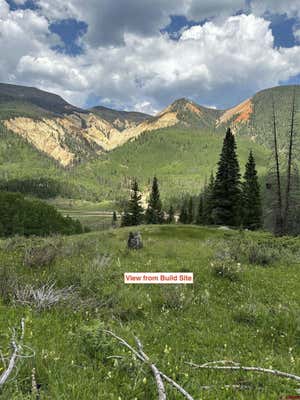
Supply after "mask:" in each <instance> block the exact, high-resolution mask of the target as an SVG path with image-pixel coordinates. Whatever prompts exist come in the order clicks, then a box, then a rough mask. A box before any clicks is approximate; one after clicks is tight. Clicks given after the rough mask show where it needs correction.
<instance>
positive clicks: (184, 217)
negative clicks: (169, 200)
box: [179, 203, 188, 224]
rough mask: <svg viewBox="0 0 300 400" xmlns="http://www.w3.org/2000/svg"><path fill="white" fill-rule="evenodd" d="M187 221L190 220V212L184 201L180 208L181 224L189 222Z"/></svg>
mask: <svg viewBox="0 0 300 400" xmlns="http://www.w3.org/2000/svg"><path fill="white" fill-rule="evenodd" d="M187 221H188V212H187V207H186V204H185V203H184V204H183V205H182V207H181V209H180V214H179V222H180V223H181V224H187Z"/></svg>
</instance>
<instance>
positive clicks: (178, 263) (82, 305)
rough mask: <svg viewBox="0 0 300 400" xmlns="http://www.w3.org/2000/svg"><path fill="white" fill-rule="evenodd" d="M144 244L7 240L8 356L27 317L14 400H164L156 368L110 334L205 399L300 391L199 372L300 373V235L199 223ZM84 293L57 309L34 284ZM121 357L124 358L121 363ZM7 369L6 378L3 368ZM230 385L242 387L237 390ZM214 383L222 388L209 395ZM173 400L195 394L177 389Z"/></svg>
mask: <svg viewBox="0 0 300 400" xmlns="http://www.w3.org/2000/svg"><path fill="white" fill-rule="evenodd" d="M139 229H140V231H141V234H142V237H143V242H144V248H143V249H142V250H138V251H130V250H127V248H126V240H127V237H128V232H129V230H130V229H129V228H122V229H114V230H113V229H111V230H106V231H104V232H91V233H86V234H83V235H76V236H72V237H61V236H57V237H49V238H45V239H41V238H37V237H35V238H34V237H32V238H27V239H26V238H21V237H19V238H18V237H15V238H11V239H7V240H2V241H1V242H0V260H1V261H0V274H1V276H0V293H1V299H2V300H1V303H0V310H1V311H0V326H1V335H0V348H1V352H2V353H3V354H4V356H7V355H8V353H9V350H10V349H9V341H10V336H11V332H10V330H9V327H18V326H19V323H20V319H21V318H22V317H24V318H25V321H26V329H25V337H24V344H25V345H26V346H28V347H24V350H23V351H24V353H25V354H31V353H32V351H33V350H34V353H35V355H34V356H33V357H31V358H23V359H21V360H20V362H19V363H18V368H17V369H16V370H15V373H14V374H12V377H11V379H10V380H9V382H8V383H7V384H6V385H5V386H4V387H3V390H2V392H1V395H0V397H1V399H3V400H6V399H7V400H25V399H26V400H29V399H31V400H32V399H37V397H36V393H32V378H31V375H32V370H33V368H35V380H36V382H37V385H38V387H39V398H40V399H44V400H50V399H51V400H53V399H59V400H92V399H93V400H94V399H107V400H109V399H111V400H153V399H156V398H157V393H156V386H155V383H154V379H153V376H152V374H151V370H150V368H149V367H147V366H146V365H141V363H140V362H139V361H138V360H136V359H135V358H134V357H132V354H131V353H130V352H129V351H128V350H127V349H125V348H124V346H122V345H120V344H119V343H118V342H117V341H116V340H114V339H113V338H110V337H108V336H107V335H105V334H104V333H103V332H102V329H111V330H112V331H114V332H115V333H116V334H118V335H119V336H121V337H123V338H124V339H126V340H127V341H128V342H129V343H130V344H132V345H133V346H135V342H134V335H136V336H138V337H139V339H140V340H141V342H142V343H143V345H144V351H145V352H146V353H147V354H148V355H149V356H150V358H151V360H153V362H155V363H156V365H157V366H158V368H159V369H160V370H161V371H163V372H164V373H165V374H167V375H169V376H170V377H171V378H173V379H174V380H176V381H177V382H178V383H179V384H180V385H182V386H183V387H184V388H185V389H186V390H187V391H188V392H189V393H190V394H191V395H192V396H193V398H194V399H195V400H200V399H201V400H215V399H218V400H225V399H243V400H248V399H249V400H250V399H259V400H277V399H279V398H281V396H284V395H295V394H296V389H297V384H296V383H295V382H293V381H289V380H287V379H283V378H279V377H276V376H271V375H266V374H258V373H247V372H240V371H233V372H228V371H212V370H197V369H193V368H191V367H190V366H189V365H187V364H185V362H188V361H192V362H195V363H199V364H203V363H205V362H209V361H216V360H232V361H235V362H239V363H241V365H246V366H260V367H265V368H273V369H278V370H281V371H284V372H290V373H295V374H298V375H299V374H300V357H299V355H300V354H299V353H300V347H299V344H300V319H299V315H300V313H299V311H300V298H299V293H300V282H299V266H300V265H299V259H300V258H299V255H300V254H299V245H300V239H299V238H288V237H286V238H281V239H276V238H274V237H272V236H271V235H270V234H268V233H263V232H258V233H251V232H245V231H244V232H239V231H232V230H221V229H213V228H205V227H196V226H183V225H172V226H167V225H164V226H142V227H140V228H139ZM129 271H130V272H139V271H140V272H147V271H149V272H155V271H157V272H160V271H165V272H180V271H181V272H182V271H183V272H193V273H194V284H193V285H125V284H124V283H123V273H124V272H129ZM47 283H48V284H50V283H55V288H56V289H57V290H58V289H62V288H69V287H72V294H70V296H69V297H66V298H64V299H63V300H62V301H61V302H59V303H57V304H56V305H54V306H52V307H49V308H47V307H46V306H45V307H43V306H42V305H41V304H40V303H38V302H36V301H35V300H33V299H32V298H30V297H28V296H27V297H26V293H24V291H22V288H24V287H25V288H26V287H33V288H39V287H42V286H43V285H45V284H47ZM110 356H118V357H120V358H110ZM0 372H1V371H0ZM225 385H242V386H243V389H241V390H239V389H233V388H228V387H225ZM203 386H210V388H209V389H204V388H203ZM166 389H167V394H168V398H169V399H172V400H177V399H181V398H183V397H182V396H181V395H180V394H178V393H177V392H176V391H175V389H173V388H172V387H170V386H169V385H168V384H166Z"/></svg>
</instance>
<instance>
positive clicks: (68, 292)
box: [14, 282, 74, 311]
mask: <svg viewBox="0 0 300 400" xmlns="http://www.w3.org/2000/svg"><path fill="white" fill-rule="evenodd" d="M73 295H74V288H73V287H72V286H70V287H67V288H62V289H57V288H55V282H53V283H51V282H50V283H46V284H45V285H43V286H40V287H38V288H35V287H33V286H32V285H25V286H18V287H16V288H15V291H14V299H15V301H16V303H20V304H22V305H29V306H32V307H34V308H36V309H37V310H39V311H42V310H46V309H49V308H51V307H53V306H55V305H57V304H58V303H62V302H65V301H66V300H70V298H71V297H73Z"/></svg>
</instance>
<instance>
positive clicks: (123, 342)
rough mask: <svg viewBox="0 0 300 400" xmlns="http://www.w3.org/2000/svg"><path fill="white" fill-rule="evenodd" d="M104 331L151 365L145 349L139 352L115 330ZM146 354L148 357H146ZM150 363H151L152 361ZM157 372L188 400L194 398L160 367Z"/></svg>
mask: <svg viewBox="0 0 300 400" xmlns="http://www.w3.org/2000/svg"><path fill="white" fill-rule="evenodd" d="M102 332H104V333H106V334H108V335H110V336H112V337H114V338H115V339H117V340H118V341H119V342H120V343H121V344H123V345H124V346H125V347H127V348H128V349H129V350H130V351H131V352H132V353H133V354H134V355H135V356H136V357H137V358H138V359H139V360H140V361H141V362H143V363H145V364H148V365H149V358H148V356H147V355H146V354H145V353H144V352H143V350H142V353H141V352H138V351H137V350H135V349H134V348H133V347H132V346H131V345H130V344H129V343H127V342H126V341H125V340H124V339H122V338H121V337H119V336H117V335H116V334H115V333H113V332H111V331H109V330H106V329H103V330H102ZM145 356H146V357H147V358H148V359H147V358H145ZM150 365H151V363H150ZM155 368H156V369H157V367H155ZM152 371H153V370H152ZM153 373H154V372H153ZM156 373H158V374H159V375H160V376H161V377H162V378H164V380H165V381H167V382H168V383H170V384H171V385H172V386H173V387H175V389H177V390H178V391H179V392H180V393H181V394H182V395H183V396H184V397H185V398H187V399H188V400H194V398H193V397H192V396H191V395H190V394H189V393H188V392H187V391H186V390H185V389H183V387H182V386H180V385H179V384H178V383H177V382H175V381H173V379H171V378H169V377H168V376H167V375H165V374H164V373H163V372H161V371H160V370H159V369H157V371H156Z"/></svg>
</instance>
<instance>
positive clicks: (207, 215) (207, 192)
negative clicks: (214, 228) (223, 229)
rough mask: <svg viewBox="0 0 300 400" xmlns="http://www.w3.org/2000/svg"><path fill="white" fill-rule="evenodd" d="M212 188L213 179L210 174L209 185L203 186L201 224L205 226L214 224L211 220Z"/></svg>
mask: <svg viewBox="0 0 300 400" xmlns="http://www.w3.org/2000/svg"><path fill="white" fill-rule="evenodd" d="M214 186H215V177H214V174H213V172H212V173H211V174H210V179H209V183H208V185H206V186H205V188H204V192H203V223H204V224H207V225H211V224H213V223H214V221H213V218H212V211H213V194H214Z"/></svg>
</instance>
